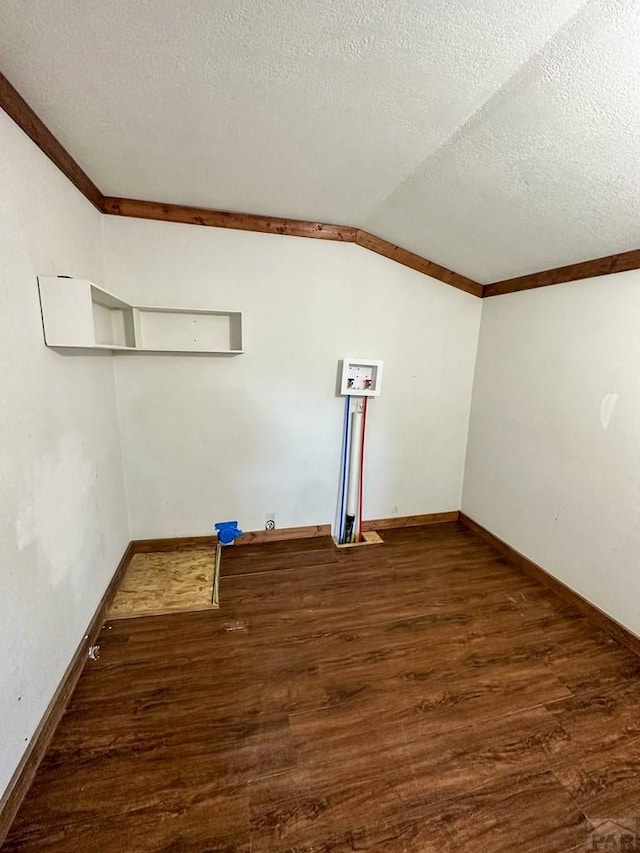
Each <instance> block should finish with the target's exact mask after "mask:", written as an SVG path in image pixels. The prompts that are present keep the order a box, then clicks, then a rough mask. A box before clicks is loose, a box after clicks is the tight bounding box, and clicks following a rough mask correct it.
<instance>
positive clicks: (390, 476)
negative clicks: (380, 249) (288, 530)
mask: <svg viewBox="0 0 640 853" xmlns="http://www.w3.org/2000/svg"><path fill="white" fill-rule="evenodd" d="M104 236H105V272H106V286H107V288H108V289H110V290H113V291H114V292H115V293H117V294H119V295H122V296H124V297H126V298H128V299H129V300H132V301H137V302H138V303H139V304H140V303H141V304H159V305H184V306H190V307H213V308H216V307H222V308H239V309H241V310H243V311H244V312H245V317H244V319H245V348H246V353H245V354H244V355H240V356H236V357H234V358H223V357H174V356H159V357H154V356H139V355H138V356H117V357H116V359H115V362H116V384H117V392H118V402H119V411H120V425H121V431H122V441H123V453H124V460H125V471H126V479H127V488H128V497H129V511H130V523H131V531H132V535H133V537H134V538H144V537H155V536H179V535H188V534H206V533H208V532H210V531H211V529H212V524H213V522H215V521H219V520H224V519H232V518H233V519H236V518H237V519H238V520H239V522H240V524H241V525H242V526H243V527H244V529H247V530H255V529H262V528H263V527H264V524H265V519H266V515H267V514H268V513H271V512H275V513H277V524H278V526H279V527H288V526H297V525H304V524H316V523H326V522H331V523H332V522H333V521H334V517H335V508H336V503H337V488H338V469H339V454H340V444H341V430H342V422H343V421H342V417H343V407H344V400H343V398H340V397H336V394H335V389H336V376H337V364H338V360H339V359H340V358H342V357H343V356H345V355H346V356H368V357H373V358H381V359H384V361H385V366H384V385H383V393H382V396H381V397H380V398H378V399H375V400H374V401H373V402H372V403H371V406H370V417H369V430H368V443H367V454H368V455H367V467H366V497H365V507H364V515H365V518H366V517H368V518H378V517H387V516H393V515H409V514H414V513H427V512H435V511H440V510H451V509H458V508H459V506H460V497H461V487H462V474H463V467H464V454H465V445H466V436H467V428H468V416H469V405H470V396H471V384H472V379H473V368H474V361H475V352H476V345H477V336H478V329H479V321H480V309H481V302H480V300H478V299H477V298H475V297H472V296H469V295H468V294H465V293H462V292H460V291H457V290H454V289H453V288H451V287H448V286H446V285H444V284H442V283H440V282H437V281H434V280H432V279H428V278H427V277H425V276H424V275H421V274H419V273H416V272H414V271H412V270H409V269H407V268H405V267H401V266H399V265H398V264H395V263H393V262H391V261H389V260H387V259H385V258H382V257H379V256H377V255H374V254H372V253H370V252H367V251H365V250H363V249H361V248H360V247H358V246H355V245H352V244H339V243H332V242H323V241H320V240H306V239H302V238H295V237H282V236H278V235H268V234H256V233H246V232H240V231H225V230H222V229H209V228H199V227H194V226H190V225H179V224H173V223H162V222H150V221H143V220H135V219H124V218H117V217H105V220H104Z"/></svg>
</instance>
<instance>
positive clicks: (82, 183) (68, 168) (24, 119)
mask: <svg viewBox="0 0 640 853" xmlns="http://www.w3.org/2000/svg"><path fill="white" fill-rule="evenodd" d="M0 107H2V109H3V110H4V111H5V112H6V113H7V115H8V116H9V117H10V118H12V119H13V120H14V121H15V123H16V124H17V125H18V127H20V128H22V130H23V131H24V132H25V133H26V134H27V136H28V137H29V138H30V139H31V140H32V141H33V142H35V144H36V145H37V146H38V148H39V149H40V150H41V151H42V152H43V153H44V154H46V155H47V157H48V158H49V159H50V160H52V161H53V162H54V163H55V164H56V166H57V167H58V168H59V169H60V171H61V172H62V173H63V174H64V175H66V176H67V178H68V179H69V180H70V181H71V183H72V184H73V185H74V186H75V187H77V188H78V189H79V190H80V192H81V193H82V194H83V195H84V196H85V197H86V198H87V199H88V200H89V201H90V202H91V204H93V205H94V207H97V208H98V210H99V211H102V210H103V195H102V193H101V192H100V190H99V189H98V187H97V186H96V185H95V184H94V183H93V181H92V180H91V178H90V177H89V176H88V175H87V174H86V172H84V171H83V170H82V169H81V167H80V166H79V165H78V164H77V163H76V161H75V160H74V159H73V157H72V156H71V155H70V154H69V152H68V151H67V150H66V149H65V148H64V147H63V146H62V144H61V143H60V142H58V140H57V139H56V137H55V136H54V135H53V133H51V131H50V130H49V128H48V127H47V126H46V125H45V124H44V122H43V121H42V120H41V119H40V118H39V117H38V116H37V115H36V113H35V112H34V111H33V110H32V109H31V107H30V106H29V104H28V103H27V102H26V101H25V99H24V98H23V97H22V95H20V93H19V92H18V91H17V90H16V89H15V88H14V87H13V86H12V85H11V83H10V82H9V81H8V80H7V78H6V77H5V76H4V75H3V74H1V73H0Z"/></svg>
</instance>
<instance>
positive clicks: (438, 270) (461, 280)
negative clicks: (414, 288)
mask: <svg viewBox="0 0 640 853" xmlns="http://www.w3.org/2000/svg"><path fill="white" fill-rule="evenodd" d="M356 243H357V244H358V246H362V247H363V248H364V249H369V251H371V252H375V253H376V254H378V255H383V256H384V257H385V258H389V259H390V260H392V261H395V262H396V263H398V264H402V265H403V266H405V267H410V268H411V269H412V270H416V271H417V272H421V273H423V274H424V275H428V276H430V277H431V278H435V279H437V280H438V281H442V282H444V283H445V284H450V285H451V286H452V287H456V288H457V289H458V290H464V291H465V293H471V294H472V295H473V296H482V293H483V287H482V285H481V284H479V283H478V282H477V281H473V280H472V279H470V278H467V277H466V276H464V275H460V274H459V273H457V272H454V271H453V270H449V269H447V268H446V267H442V266H440V264H436V263H434V262H433V261H429V260H427V258H422V257H420V255H416V254H414V253H413V252H409V251H408V250H407V249H403V248H401V247H400V246H396V245H394V244H393V243H389V242H388V241H387V240H383V239H382V238H381V237H375V236H374V235H373V234H369V232H368V231H361V230H360V229H358V230H357V233H356Z"/></svg>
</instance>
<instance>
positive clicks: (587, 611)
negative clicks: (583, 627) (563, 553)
mask: <svg viewBox="0 0 640 853" xmlns="http://www.w3.org/2000/svg"><path fill="white" fill-rule="evenodd" d="M460 521H461V522H462V524H464V525H465V526H466V527H468V528H469V529H470V530H473V532H474V533H476V534H477V535H478V536H481V537H482V538H483V539H484V540H485V541H486V542H489V543H490V544H491V545H493V547H494V548H495V549H496V550H497V551H499V552H500V553H501V554H502V555H503V556H505V557H506V558H507V559H508V560H510V561H511V562H512V563H513V564H514V565H516V566H517V567H518V568H519V569H521V570H522V571H523V572H526V574H528V575H530V576H531V577H533V578H535V579H536V580H537V581H539V582H540V583H542V584H544V585H545V586H547V587H548V588H549V589H551V590H552V591H553V592H555V593H556V595H558V596H559V597H560V598H561V599H562V600H563V601H566V603H567V604H569V605H570V606H571V607H575V608H576V610H579V611H580V612H581V613H583V614H584V615H585V616H586V617H587V618H588V619H590V620H591V621H592V622H594V623H595V624H596V625H598V627H599V628H602V630H603V631H606V632H607V634H610V635H611V636H612V637H613V638H614V639H615V640H617V641H618V642H619V643H620V644H621V645H623V646H625V647H626V648H628V649H629V650H630V651H632V652H634V654H637V655H640V637H638V636H637V634H634V633H633V632H632V631H630V630H629V629H628V628H625V626H624V625H621V624H620V623H619V622H616V620H615V619H613V618H612V617H611V616H609V615H608V614H607V613H605V612H604V611H602V610H600V608H599V607H596V605H595V604H592V603H591V602H590V601H587V599H586V598H583V597H582V596H581V595H580V594H579V593H577V592H575V591H574V590H573V589H571V588H570V587H568V586H566V584H564V583H562V581H560V580H558V578H556V577H554V576H553V575H552V574H550V573H549V572H548V571H546V569H543V568H542V567H541V566H538V565H537V564H536V563H534V562H533V561H532V560H530V559H529V558H528V557H525V556H524V554H521V553H520V552H519V551H516V549H515V548H512V547H511V545H508V544H507V543H506V542H504V541H503V540H502V539H499V538H498V537H497V536H495V534H493V533H491V531H490V530H487V529H486V527H482V525H480V524H478V523H477V522H476V521H474V520H473V519H472V518H469V516H468V515H465V514H464V513H463V512H461V513H460Z"/></svg>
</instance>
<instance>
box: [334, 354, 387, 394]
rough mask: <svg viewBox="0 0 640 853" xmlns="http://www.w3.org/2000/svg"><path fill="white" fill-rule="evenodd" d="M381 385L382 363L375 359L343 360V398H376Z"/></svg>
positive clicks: (341, 388) (341, 391)
mask: <svg viewBox="0 0 640 853" xmlns="http://www.w3.org/2000/svg"><path fill="white" fill-rule="evenodd" d="M381 385H382V362H381V361H379V360H378V359H375V358H345V359H344V360H343V362H342V382H341V383H340V393H341V394H342V395H343V396H345V395H346V396H354V397H378V396H379V394H380V388H381Z"/></svg>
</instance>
